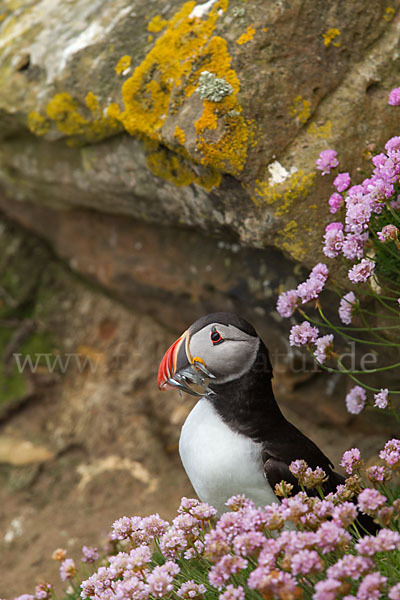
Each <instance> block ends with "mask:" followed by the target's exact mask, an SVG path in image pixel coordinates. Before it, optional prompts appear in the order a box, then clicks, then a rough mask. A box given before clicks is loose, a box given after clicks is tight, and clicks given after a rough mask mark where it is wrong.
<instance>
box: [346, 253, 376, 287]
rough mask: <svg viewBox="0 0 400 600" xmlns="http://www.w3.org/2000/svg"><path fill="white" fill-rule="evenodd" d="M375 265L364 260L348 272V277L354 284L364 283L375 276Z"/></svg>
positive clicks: (370, 261) (366, 259)
mask: <svg viewBox="0 0 400 600" xmlns="http://www.w3.org/2000/svg"><path fill="white" fill-rule="evenodd" d="M374 269H375V263H374V261H372V260H369V259H368V258H363V259H362V261H361V262H360V263H359V264H358V265H354V267H352V268H351V269H350V271H349V272H348V277H349V279H350V281H352V282H353V283H364V282H365V281H367V279H368V278H369V277H371V275H372V274H373V272H374Z"/></svg>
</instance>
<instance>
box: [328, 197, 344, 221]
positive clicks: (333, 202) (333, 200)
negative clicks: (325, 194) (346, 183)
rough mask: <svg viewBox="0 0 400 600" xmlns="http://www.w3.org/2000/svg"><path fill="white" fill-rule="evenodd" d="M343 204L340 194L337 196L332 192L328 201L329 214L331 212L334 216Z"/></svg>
mask: <svg viewBox="0 0 400 600" xmlns="http://www.w3.org/2000/svg"><path fill="white" fill-rule="evenodd" d="M343 204H344V199H343V197H342V196H341V195H340V194H338V193H337V192H333V194H332V195H331V197H330V198H329V200H328V205H329V212H331V213H332V214H333V215H334V214H335V213H337V212H338V210H339V209H340V208H342V206H343Z"/></svg>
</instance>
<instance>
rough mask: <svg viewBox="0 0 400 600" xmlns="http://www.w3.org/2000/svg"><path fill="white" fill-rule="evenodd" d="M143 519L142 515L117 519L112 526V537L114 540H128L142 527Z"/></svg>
mask: <svg viewBox="0 0 400 600" xmlns="http://www.w3.org/2000/svg"><path fill="white" fill-rule="evenodd" d="M141 521H142V519H141V518H140V517H121V518H120V519H117V520H116V521H114V523H113V524H112V526H111V529H112V531H111V538H112V539H113V540H126V539H127V538H128V537H130V536H131V535H132V534H133V532H134V531H137V530H138V529H139V528H140V524H141Z"/></svg>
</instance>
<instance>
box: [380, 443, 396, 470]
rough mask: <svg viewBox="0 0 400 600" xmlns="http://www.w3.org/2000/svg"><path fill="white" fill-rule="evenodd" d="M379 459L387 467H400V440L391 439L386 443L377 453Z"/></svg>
mask: <svg viewBox="0 0 400 600" xmlns="http://www.w3.org/2000/svg"><path fill="white" fill-rule="evenodd" d="M379 458H382V460H385V461H386V464H387V465H388V467H391V468H396V467H399V466H400V440H398V439H396V438H393V439H392V440H390V441H389V442H386V444H385V447H384V448H383V450H381V451H380V452H379Z"/></svg>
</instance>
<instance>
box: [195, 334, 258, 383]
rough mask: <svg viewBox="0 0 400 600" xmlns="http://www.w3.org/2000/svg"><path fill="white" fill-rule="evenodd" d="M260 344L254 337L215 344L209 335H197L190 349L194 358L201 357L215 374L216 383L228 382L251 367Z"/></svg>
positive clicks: (227, 340)
mask: <svg viewBox="0 0 400 600" xmlns="http://www.w3.org/2000/svg"><path fill="white" fill-rule="evenodd" d="M259 344H260V340H259V339H258V338H254V337H253V338H249V339H247V340H243V341H237V340H229V339H226V340H225V341H223V342H222V343H220V344H215V345H213V344H212V341H211V339H209V338H208V337H207V339H205V336H203V335H197V336H194V337H193V338H192V340H191V341H190V346H189V349H190V353H191V355H192V356H193V358H195V357H196V356H197V357H199V358H201V359H202V360H203V361H204V362H205V365H206V367H207V369H208V370H209V371H211V373H213V375H215V377H216V380H215V383H226V382H228V381H232V380H233V379H238V378H239V377H241V376H242V375H244V373H246V372H247V371H249V370H250V369H251V367H252V365H253V363H254V361H255V358H256V355H257V351H258V347H259Z"/></svg>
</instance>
